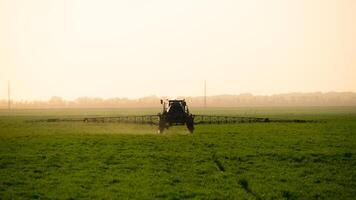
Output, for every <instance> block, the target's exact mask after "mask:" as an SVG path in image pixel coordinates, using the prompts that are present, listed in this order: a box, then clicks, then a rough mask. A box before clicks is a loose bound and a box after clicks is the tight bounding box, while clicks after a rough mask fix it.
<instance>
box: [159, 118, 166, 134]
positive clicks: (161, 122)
mask: <svg viewBox="0 0 356 200" xmlns="http://www.w3.org/2000/svg"><path fill="white" fill-rule="evenodd" d="M165 128H166V120H164V119H162V118H161V119H160V120H159V123H158V132H159V133H163V131H164V129H165Z"/></svg>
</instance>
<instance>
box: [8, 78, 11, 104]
mask: <svg viewBox="0 0 356 200" xmlns="http://www.w3.org/2000/svg"><path fill="white" fill-rule="evenodd" d="M10 90H11V87H10V81H7V104H8V105H7V106H8V109H9V110H11V91H10Z"/></svg>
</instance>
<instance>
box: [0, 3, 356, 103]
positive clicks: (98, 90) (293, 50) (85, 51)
mask: <svg viewBox="0 0 356 200" xmlns="http://www.w3.org/2000/svg"><path fill="white" fill-rule="evenodd" d="M7 80H11V84H12V94H13V97H14V98H15V99H18V100H20V99H31V100H33V99H48V98H50V97H51V96H53V95H58V96H62V97H64V98H67V99H73V98H76V97H79V96H91V97H104V98H109V97H123V96H126V97H131V98H135V97H140V96H146V95H151V94H156V95H166V96H172V97H175V96H179V95H185V96H191V95H194V96H197V95H202V94H203V83H204V80H207V83H208V95H214V94H238V93H245V92H250V93H254V94H273V93H285V92H312V91H324V92H325V91H356V1H355V0H268V1H267V0H231V1H227V0H226V1H224V0H219V1H218V0H216V1H209V0H179V1H173V0H172V1H169V0H127V1H119V0H0V99H5V98H7Z"/></svg>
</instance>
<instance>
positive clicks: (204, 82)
mask: <svg viewBox="0 0 356 200" xmlns="http://www.w3.org/2000/svg"><path fill="white" fill-rule="evenodd" d="M204 108H206V80H204Z"/></svg>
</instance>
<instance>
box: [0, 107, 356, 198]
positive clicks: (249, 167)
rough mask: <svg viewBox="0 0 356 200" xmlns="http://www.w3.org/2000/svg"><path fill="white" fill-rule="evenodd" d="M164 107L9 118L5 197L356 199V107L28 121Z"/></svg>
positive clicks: (2, 172) (0, 131) (2, 163)
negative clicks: (149, 119)
mask: <svg viewBox="0 0 356 200" xmlns="http://www.w3.org/2000/svg"><path fill="white" fill-rule="evenodd" d="M159 111H160V109H159V108H157V109H58V110H55V109H53V110H13V111H11V112H8V111H6V110H2V111H0V199H89V198H90V199H190V198H193V199H355V198H356V167H355V166H356V107H309V108H298V107H296V108H220V109H219V108H215V109H213V108H211V109H192V111H193V113H195V114H219V115H238V116H259V117H261V116H263V117H270V118H283V119H285V118H287V119H313V120H320V121H322V122H321V123H305V124H297V123H265V124H240V125H199V126H196V131H195V133H194V134H189V133H188V131H187V130H186V129H185V127H173V128H171V129H169V130H168V131H167V132H165V133H164V134H157V128H156V127H154V126H150V125H130V124H114V123H111V124H110V123H83V122H54V123H48V122H28V120H36V119H45V118H51V117H52V118H53V117H60V118H66V117H69V118H75V117H78V118H80V117H83V116H109V115H110V116H111V115H126V114H156V113H158V112H159Z"/></svg>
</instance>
